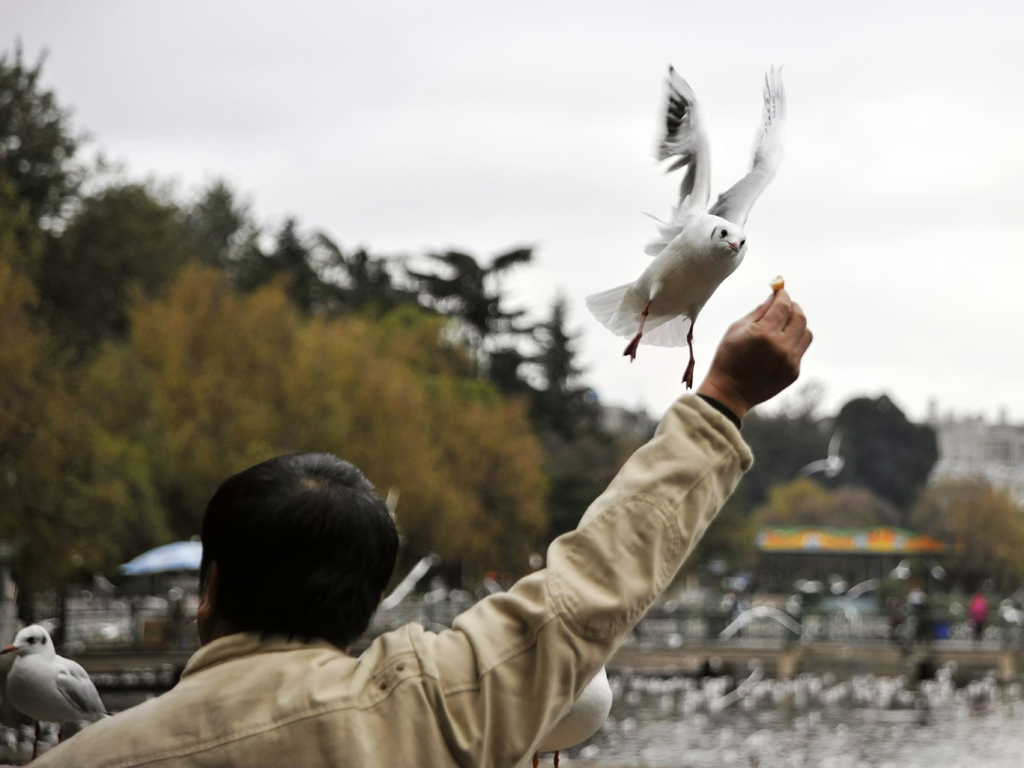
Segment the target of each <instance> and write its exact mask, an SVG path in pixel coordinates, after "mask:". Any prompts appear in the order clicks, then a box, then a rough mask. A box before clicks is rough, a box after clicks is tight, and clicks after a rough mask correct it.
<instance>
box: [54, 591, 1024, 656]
mask: <svg viewBox="0 0 1024 768" xmlns="http://www.w3.org/2000/svg"><path fill="white" fill-rule="evenodd" d="M198 602H199V600H198V598H197V597H196V596H195V595H185V596H184V597H183V598H182V599H181V600H178V601H168V600H166V599H164V598H161V597H118V598H100V597H93V598H68V599H66V600H65V601H64V603H63V605H61V604H60V603H59V602H58V601H54V602H53V604H52V605H50V604H47V605H45V606H44V605H42V604H39V605H38V606H37V610H41V611H42V612H41V613H37V615H47V612H49V615H51V616H53V617H54V619H50V620H49V622H48V623H49V624H50V628H51V629H52V630H53V631H54V636H55V639H57V640H58V643H59V645H60V647H61V649H62V651H63V652H65V653H67V654H69V655H76V654H81V653H86V652H89V653H97V652H98V653H102V652H118V651H145V652H161V651H192V650H195V649H196V648H198V647H199V638H198V636H197V634H196V626H195V621H194V619H195V615H196V608H197V607H198ZM470 605H471V603H464V602H451V601H441V602H429V601H427V600H419V601H410V602H408V603H403V604H402V605H399V606H396V607H395V608H392V609H389V610H386V611H378V612H377V613H376V614H375V615H374V616H373V619H372V621H371V623H370V627H369V629H368V630H367V633H366V636H365V637H364V641H366V640H369V639H371V638H373V637H376V636H377V635H380V634H383V633H384V632H388V631H391V630H393V629H397V628H398V627H401V626H403V625H405V624H408V623H412V622H415V623H418V624H422V625H423V626H425V627H426V628H427V629H430V630H434V631H439V630H441V629H443V628H445V627H450V626H451V625H452V623H453V622H454V621H455V618H456V616H458V615H459V614H460V613H462V611H464V610H465V609H466V608H468V607H469V606H470ZM746 613H747V614H756V609H755V610H754V611H747V612H746ZM779 615H780V616H781V614H779ZM740 616H743V614H740ZM737 618H738V617H737V616H735V615H733V614H731V613H727V612H716V611H709V610H706V609H705V610H692V609H684V608H680V609H677V610H674V611H666V610H664V609H661V608H654V609H652V610H651V611H650V612H649V613H648V614H647V615H646V616H645V617H644V618H642V619H641V620H640V622H639V623H638V624H637V625H636V627H635V628H634V629H633V632H632V633H631V634H630V636H629V638H628V639H627V641H626V642H627V643H629V644H642V645H644V646H647V647H653V648H681V647H683V646H686V645H694V644H708V643H719V642H721V643H733V644H736V643H740V644H748V645H758V644H762V645H785V644H788V643H793V642H805V643H807V642H841V643H862V644H879V643H882V644H885V643H898V644H909V643H912V642H915V641H918V642H920V641H929V642H930V641H938V642H943V643H948V644H951V645H954V646H955V645H961V646H965V647H966V646H970V645H973V644H976V643H978V642H980V643H981V644H983V645H986V646H989V647H993V646H996V647H1024V628H1022V627H1021V626H1018V625H1014V624H1008V623H1006V622H1000V621H995V622H993V624H992V625H991V626H989V627H987V628H986V629H985V630H984V633H983V635H982V637H981V638H980V639H977V640H976V639H975V638H974V634H973V630H972V628H971V627H970V626H969V625H968V624H967V622H966V621H964V620H963V619H962V618H959V617H956V616H953V615H950V614H946V613H943V612H934V613H932V614H930V615H927V616H910V617H905V618H904V619H903V620H902V621H901V622H900V623H899V624H897V625H896V626H895V627H894V626H892V625H891V624H890V620H889V618H888V617H887V616H884V615H879V614H872V613H859V614H848V613H843V612H834V613H810V612H809V613H807V614H805V615H803V616H802V617H800V619H799V623H798V625H795V626H798V629H799V632H797V631H794V629H791V628H790V627H787V626H785V624H784V623H783V622H782V621H780V619H779V618H772V617H770V616H763V615H748V616H745V617H744V619H745V620H743V621H740V622H737V625H738V626H736V627H734V630H735V631H734V632H731V633H730V637H729V638H728V639H726V640H722V639H720V635H721V634H722V632H723V630H725V629H726V628H727V627H729V626H730V625H731V624H732V623H733V622H734V621H735V620H736V619H737ZM55 619H56V620H55Z"/></svg>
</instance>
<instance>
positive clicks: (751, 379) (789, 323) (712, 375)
mask: <svg viewBox="0 0 1024 768" xmlns="http://www.w3.org/2000/svg"><path fill="white" fill-rule="evenodd" d="M812 338H813V336H812V334H811V331H810V329H809V328H808V327H807V317H806V316H805V315H804V313H803V310H802V309H800V305H799V304H797V303H796V302H794V301H793V300H791V299H790V298H789V294H788V293H786V291H785V290H780V291H778V292H777V293H773V294H772V295H771V296H769V297H768V299H767V300H766V301H764V302H763V303H762V304H760V305H759V306H757V307H756V308H755V309H754V310H753V311H751V312H750V313H748V314H747V315H745V316H744V317H741V318H740V319H739V320H737V321H736V322H735V323H733V324H732V325H731V326H729V330H728V331H726V332H725V336H723V337H722V341H721V342H719V344H718V349H717V350H716V351H715V359H714V361H713V362H712V363H711V369H710V370H709V371H708V375H707V378H705V379H704V382H703V383H702V384H701V385H700V387H699V388H698V389H697V392H698V393H699V394H702V395H707V396H708V397H713V398H714V399H715V400H718V401H719V402H720V403H722V404H723V405H725V406H727V407H728V408H730V409H731V410H732V411H733V412H734V413H735V414H736V415H737V416H739V417H740V418H741V419H742V418H743V417H744V416H745V415H746V413H747V411H749V410H750V409H751V408H753V407H754V406H755V405H757V404H759V403H763V402H764V401H766V400H770V399H771V398H773V397H775V395H777V394H779V392H781V391H782V390H784V389H785V388H786V387H788V386H789V385H790V384H792V383H793V382H794V381H796V380H797V377H798V376H799V375H800V360H801V359H802V358H803V356H804V352H806V351H807V348H808V347H809V346H810V345H811V340H812Z"/></svg>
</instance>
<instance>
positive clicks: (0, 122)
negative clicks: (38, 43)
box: [0, 42, 84, 224]
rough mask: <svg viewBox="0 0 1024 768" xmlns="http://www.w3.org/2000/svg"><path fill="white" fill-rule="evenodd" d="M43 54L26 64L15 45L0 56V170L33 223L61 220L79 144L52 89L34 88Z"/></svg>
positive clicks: (78, 176)
mask: <svg viewBox="0 0 1024 768" xmlns="http://www.w3.org/2000/svg"><path fill="white" fill-rule="evenodd" d="M44 61H45V54H44V55H41V56H40V57H39V59H38V60H37V61H36V64H35V66H29V65H27V64H26V63H25V61H24V60H23V58H22V50H21V43H20V42H18V43H16V45H15V49H14V55H13V56H10V54H7V53H5V54H3V55H2V56H0V169H2V170H3V172H4V174H5V175H6V176H7V178H8V179H9V180H10V182H11V183H12V184H13V186H14V190H15V195H16V196H17V198H18V199H20V200H23V201H25V202H26V203H27V205H28V215H29V217H30V218H31V219H32V221H34V222H35V223H37V224H39V223H43V224H46V223H50V222H54V221H55V220H59V219H61V218H63V217H64V216H65V215H66V214H67V212H68V207H69V203H70V202H71V201H73V200H74V199H75V198H76V196H77V193H78V190H79V187H80V185H81V183H82V179H83V175H84V172H83V170H82V168H81V167H80V166H78V165H77V164H75V163H74V155H75V152H76V151H77V150H78V147H79V145H80V144H81V142H82V140H83V138H84V137H83V136H82V135H80V134H78V135H76V134H75V133H74V132H73V130H72V128H71V125H70V116H69V113H68V112H67V111H66V110H65V109H63V108H61V106H60V105H59V104H58V103H57V98H56V96H55V95H54V94H53V92H52V91H48V90H45V89H44V88H42V86H41V85H40V78H41V76H42V70H43V63H44Z"/></svg>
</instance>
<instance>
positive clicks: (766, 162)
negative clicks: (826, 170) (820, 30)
mask: <svg viewBox="0 0 1024 768" xmlns="http://www.w3.org/2000/svg"><path fill="white" fill-rule="evenodd" d="M785 122H786V94H785V91H784V90H783V88H782V70H781V69H780V70H778V71H777V70H776V69H775V67H772V70H771V72H770V73H768V74H766V75H765V78H764V114H763V116H762V118H761V128H760V131H759V133H758V138H757V145H756V146H755V147H754V162H753V165H752V167H751V169H750V173H748V174H747V175H746V176H744V177H743V178H742V179H740V180H739V181H738V182H736V183H735V184H733V185H732V186H731V187H730V188H729V189H728V190H726V191H725V192H724V193H722V194H721V195H719V197H718V200H717V201H716V202H715V204H714V205H713V206H711V210H709V211H708V213H711V214H714V215H715V216H721V217H722V218H723V219H725V220H726V221H731V222H732V223H734V224H738V225H739V226H741V227H742V226H744V225H745V224H746V222H747V216H748V215H749V214H750V209H751V208H752V207H753V205H754V201H755V200H757V198H758V197H759V196H760V194H761V193H762V192H763V191H764V188H765V187H767V186H768V182H770V181H771V180H772V178H773V177H774V176H775V171H776V170H778V167H779V162H780V161H781V160H782V127H783V125H784V124H785Z"/></svg>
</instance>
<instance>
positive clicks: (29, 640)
mask: <svg viewBox="0 0 1024 768" xmlns="http://www.w3.org/2000/svg"><path fill="white" fill-rule="evenodd" d="M28 642H29V644H30V645H35V643H36V639H35V638H34V637H30V638H29V639H28Z"/></svg>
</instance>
